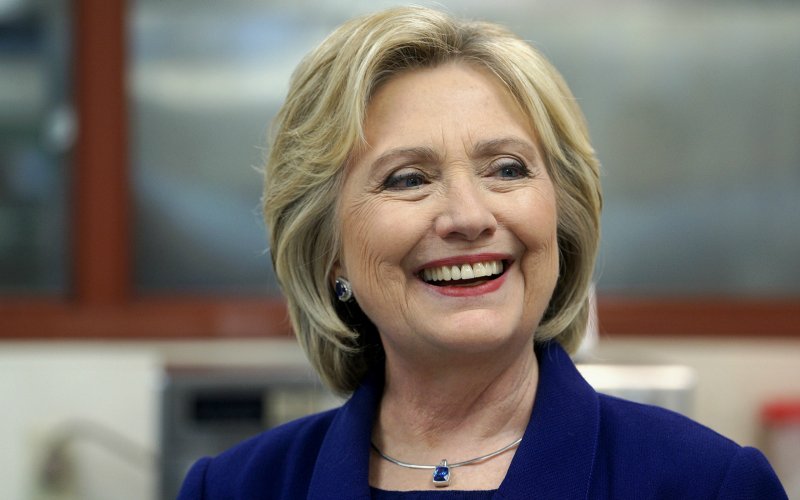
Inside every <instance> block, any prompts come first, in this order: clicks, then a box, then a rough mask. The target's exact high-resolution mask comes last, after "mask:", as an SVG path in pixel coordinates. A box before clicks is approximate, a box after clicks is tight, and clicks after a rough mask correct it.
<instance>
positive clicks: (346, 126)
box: [263, 7, 602, 394]
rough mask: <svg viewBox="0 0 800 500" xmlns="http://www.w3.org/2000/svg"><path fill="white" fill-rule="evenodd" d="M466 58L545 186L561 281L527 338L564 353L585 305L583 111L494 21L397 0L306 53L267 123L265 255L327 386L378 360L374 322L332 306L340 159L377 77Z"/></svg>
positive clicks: (593, 180) (353, 142)
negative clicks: (505, 94) (520, 117)
mask: <svg viewBox="0 0 800 500" xmlns="http://www.w3.org/2000/svg"><path fill="white" fill-rule="evenodd" d="M453 61H458V62H464V63H467V64H472V65H476V66H479V67H482V68H485V69H487V70H488V71H490V72H491V73H492V74H493V75H494V76H495V77H497V79H498V80H499V81H500V82H501V83H502V84H503V85H504V86H505V88H506V89H507V90H508V91H509V93H510V95H511V96H513V98H514V99H515V100H516V102H517V103H518V104H519V106H520V108H521V109H522V110H523V111H524V112H525V114H526V115H527V116H528V117H530V119H531V124H532V126H533V128H534V130H536V133H537V134H538V138H539V140H540V143H541V147H542V149H543V152H544V155H545V157H546V159H547V168H548V171H549V173H550V176H551V178H552V180H553V183H554V185H555V190H556V193H557V207H558V229H557V238H558V246H559V257H560V259H559V261H560V262H559V278H558V282H557V284H556V287H555V290H554V292H553V296H552V298H551V300H550V304H549V306H548V309H547V311H546V312H545V314H544V317H543V318H542V321H541V323H540V325H539V327H538V328H537V330H536V332H535V334H534V340H535V341H536V342H545V341H549V340H553V339H555V340H556V341H558V342H560V343H561V344H562V345H564V346H565V348H567V350H569V351H574V349H576V348H577V346H578V344H579V343H580V341H581V339H582V337H583V334H584V331H585V329H586V323H587V318H588V313H589V299H588V289H589V285H590V282H591V278H592V273H593V270H594V261H595V256H596V253H597V246H598V240H599V232H600V210H601V205H602V199H601V193H600V183H599V164H598V161H597V158H596V156H595V154H594V150H593V149H592V146H591V144H590V142H589V137H588V132H587V128H586V125H585V122H584V118H583V115H582V113H581V111H580V109H579V108H578V106H577V104H576V103H575V99H574V97H573V96H572V93H571V92H570V90H569V88H568V87H567V85H566V83H565V82H564V80H563V79H562V77H561V76H560V75H559V73H558V72H557V71H556V69H555V68H554V67H553V66H552V65H551V64H550V63H549V62H548V61H547V60H546V59H545V58H544V57H543V56H542V55H541V54H540V53H539V52H537V51H536V50H535V49H534V48H532V47H531V46H530V45H529V44H528V43H526V42H525V41H523V40H521V39H520V38H519V37H517V36H516V35H514V34H513V33H511V32H509V31H508V30H506V29H505V28H503V27H500V26H498V25H495V24H490V23H485V22H472V21H464V20H458V19H454V18H452V17H450V16H448V15H447V14H444V13H442V12H439V11H436V10H431V9H427V8H422V7H401V8H394V9H389V10H386V11H383V12H379V13H376V14H372V15H368V16H365V17H360V18H357V19H353V20H351V21H349V22H347V23H345V24H344V25H342V26H341V27H339V28H338V29H337V30H336V31H334V32H333V33H332V34H331V35H329V36H328V38H327V39H325V41H323V42H322V43H321V44H320V45H319V46H318V47H317V48H316V49H314V50H313V51H312V52H311V53H310V54H308V55H307V56H306V57H305V58H304V59H303V61H302V62H301V63H300V64H299V66H298V67H297V69H296V70H295V72H294V73H293V75H292V79H291V82H290V88H289V93H288V95H287V97H286V102H285V103H284V105H283V107H282V108H281V110H280V112H279V113H278V115H277V117H276V118H275V121H274V123H273V128H272V134H271V141H270V142H271V144H270V151H269V157H268V160H267V165H266V175H265V184H264V197H263V208H264V217H265V220H266V223H267V226H268V228H269V230H270V233H271V235H270V249H271V255H272V263H273V265H274V267H275V273H276V275H277V278H278V282H279V284H280V286H281V287H282V290H283V292H284V294H285V296H286V299H287V303H288V308H289V314H290V318H291V321H292V326H293V327H294V330H295V333H296V334H297V337H298V339H299V341H300V344H301V345H302V347H303V348H304V349H305V351H306V354H307V355H308V357H309V359H310V361H311V363H312V364H313V365H314V367H315V368H316V369H317V371H318V372H319V374H320V375H321V377H322V379H323V380H324V381H325V382H326V383H327V384H328V385H329V386H330V387H331V388H332V389H333V390H334V391H336V392H338V393H340V394H347V393H350V392H352V391H353V390H355V388H356V387H357V386H358V384H359V383H360V381H361V379H362V378H363V376H364V374H365V372H366V370H367V369H368V368H369V366H370V364H371V363H372V362H374V361H375V359H376V358H377V357H379V356H380V354H379V351H380V349H375V348H374V346H376V345H379V343H380V341H379V340H378V339H377V334H376V331H375V327H374V325H372V324H371V322H370V321H369V319H368V318H366V317H364V316H363V313H361V312H360V310H359V309H358V307H357V306H351V307H344V306H342V305H341V304H340V303H338V301H337V299H336V297H335V295H334V292H333V289H332V285H331V273H332V268H333V265H334V263H335V262H336V260H337V259H338V256H339V248H340V235H339V222H338V221H337V217H336V212H337V211H336V207H337V202H338V197H339V192H340V188H341V185H342V178H343V172H344V169H345V166H346V165H347V164H348V160H349V159H350V157H351V155H352V154H353V153H354V151H357V150H358V149H359V148H360V147H361V146H363V144H364V130H363V124H364V119H365V114H366V109H367V105H368V103H369V100H370V98H371V96H372V95H373V94H374V92H375V90H376V89H377V88H378V87H379V86H380V85H381V83H383V82H385V81H387V80H388V79H390V78H392V76H393V75H396V74H398V73H401V72H403V71H407V70H409V69H414V68H422V67H435V66H437V65H440V64H444V63H446V62H453Z"/></svg>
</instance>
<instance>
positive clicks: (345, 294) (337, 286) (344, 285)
mask: <svg viewBox="0 0 800 500" xmlns="http://www.w3.org/2000/svg"><path fill="white" fill-rule="evenodd" d="M333 289H334V291H335V292H336V298H337V299H339V300H340V301H341V302H350V301H351V300H353V288H352V287H351V286H350V282H349V281H347V280H346V279H344V278H342V277H341V276H340V277H338V278H336V281H335V282H334V285H333Z"/></svg>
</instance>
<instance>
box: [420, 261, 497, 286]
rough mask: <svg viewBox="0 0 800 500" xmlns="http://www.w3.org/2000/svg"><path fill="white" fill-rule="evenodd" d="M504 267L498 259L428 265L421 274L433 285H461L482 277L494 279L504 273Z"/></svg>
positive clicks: (424, 279)
mask: <svg viewBox="0 0 800 500" xmlns="http://www.w3.org/2000/svg"><path fill="white" fill-rule="evenodd" d="M503 269H504V265H503V261H502V260H499V259H498V260H487V261H483V262H474V263H463V264H446V265H442V266H434V267H427V268H425V269H423V270H422V271H421V272H420V273H419V275H420V277H421V278H422V280H423V281H425V282H426V283H430V284H433V285H440V286H441V285H459V284H467V283H469V282H474V281H475V280H479V279H480V278H488V279H492V278H494V277H497V276H499V275H501V274H503Z"/></svg>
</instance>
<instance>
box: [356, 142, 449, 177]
mask: <svg viewBox="0 0 800 500" xmlns="http://www.w3.org/2000/svg"><path fill="white" fill-rule="evenodd" d="M398 159H414V160H415V161H422V162H425V163H436V162H438V161H439V159H440V157H439V154H438V153H437V152H436V151H434V150H433V148H430V147H427V146H418V147H410V148H405V147H400V148H394V149H390V150H389V151H387V152H385V153H383V154H382V155H380V156H379V157H378V158H377V159H376V160H375V161H374V162H372V170H373V171H375V170H378V169H380V168H381V167H383V166H384V165H385V164H387V163H391V162H393V161H396V160H398Z"/></svg>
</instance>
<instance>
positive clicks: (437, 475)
mask: <svg viewBox="0 0 800 500" xmlns="http://www.w3.org/2000/svg"><path fill="white" fill-rule="evenodd" d="M521 441H522V438H519V439H516V440H515V441H514V442H513V443H511V444H507V445H505V446H503V447H502V448H500V449H499V450H497V451H493V452H491V453H487V454H486V455H481V456H479V457H475V458H470V459H469V460H464V461H462V462H456V463H454V464H448V463H447V460H446V459H442V461H441V462H439V465H418V464H410V463H407V462H401V461H400V460H397V459H396V458H392V457H390V456H389V455H387V454H385V453H384V452H382V451H381V450H380V448H378V447H377V446H375V443H373V442H372V441H370V444H371V445H372V448H373V449H374V450H375V451H376V452H377V453H378V455H380V456H381V458H383V459H384V460H387V461H389V462H391V463H393V464H395V465H399V466H400V467H406V468H408V469H433V484H434V485H436V486H447V485H449V484H450V469H453V468H455V467H461V466H462V465H472V464H476V463H479V462H483V461H484V460H489V459H490V458H492V457H496V456H497V455H499V454H501V453H503V452H505V451H508V450H510V449H511V448H513V447H515V446H517V445H518V444H519V443H520V442H521Z"/></svg>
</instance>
